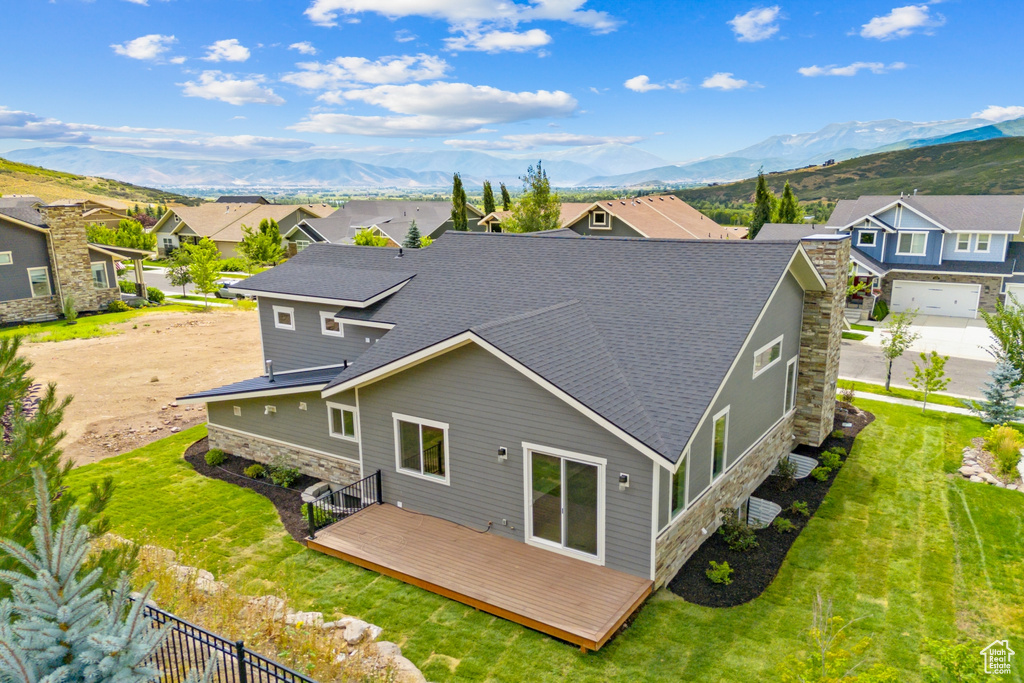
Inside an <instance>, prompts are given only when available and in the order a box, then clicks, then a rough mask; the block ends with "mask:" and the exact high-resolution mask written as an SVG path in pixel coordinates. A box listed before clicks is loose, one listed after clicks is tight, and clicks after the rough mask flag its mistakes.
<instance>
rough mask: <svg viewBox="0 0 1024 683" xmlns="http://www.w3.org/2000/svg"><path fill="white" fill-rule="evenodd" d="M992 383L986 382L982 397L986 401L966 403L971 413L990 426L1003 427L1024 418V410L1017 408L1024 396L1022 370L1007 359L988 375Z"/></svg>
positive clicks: (1002, 360) (1001, 360) (1000, 361)
mask: <svg viewBox="0 0 1024 683" xmlns="http://www.w3.org/2000/svg"><path fill="white" fill-rule="evenodd" d="M988 374H989V375H990V376H991V377H992V381H991V382H985V386H984V388H983V389H982V390H981V395H982V396H984V397H985V400H984V401H981V402H978V401H964V405H965V406H967V407H968V408H970V410H971V412H972V413H974V414H975V415H978V416H979V417H980V418H981V419H982V420H983V421H985V422H987V423H988V424H995V425H1001V424H1006V423H1007V422H1015V421H1017V420H1019V419H1021V417H1022V416H1024V410H1021V409H1020V408H1018V407H1017V400H1018V399H1020V397H1021V394H1024V386H1022V385H1021V381H1020V379H1021V378H1020V370H1018V369H1017V368H1015V367H1014V366H1013V364H1012V363H1010V361H1008V360H1006V359H1005V358H1003V359H1000V360H999V362H998V363H996V367H995V368H994V369H993V370H992V371H991V372H989V373H988Z"/></svg>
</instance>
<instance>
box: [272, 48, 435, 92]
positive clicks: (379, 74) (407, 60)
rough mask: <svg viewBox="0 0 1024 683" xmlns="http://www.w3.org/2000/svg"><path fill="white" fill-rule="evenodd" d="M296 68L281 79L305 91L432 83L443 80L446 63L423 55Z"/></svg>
mask: <svg viewBox="0 0 1024 683" xmlns="http://www.w3.org/2000/svg"><path fill="white" fill-rule="evenodd" d="M296 66H297V67H298V68H299V69H300V70H299V71H296V72H294V73H290V74H286V75H284V76H283V77H282V78H281V80H282V81H284V82H285V83H291V84H292V85H297V86H299V87H300V88H304V89H306V90H329V89H340V88H349V87H352V86H353V85H355V84H367V85H385V84H395V83H408V82H410V81H432V80H436V79H438V78H442V77H444V75H445V73H447V71H448V68H449V66H448V63H447V62H446V61H445V60H443V59H441V58H440V57H434V56H431V55H426V54H418V55H401V56H397V57H382V58H381V59H378V60H374V61H371V60H369V59H367V58H365V57H338V58H336V59H334V60H331V61H329V62H300V63H299V64H296Z"/></svg>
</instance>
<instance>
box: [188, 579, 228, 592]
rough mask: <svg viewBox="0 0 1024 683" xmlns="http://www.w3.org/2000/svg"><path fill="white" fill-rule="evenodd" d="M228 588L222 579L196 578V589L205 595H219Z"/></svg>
mask: <svg viewBox="0 0 1024 683" xmlns="http://www.w3.org/2000/svg"><path fill="white" fill-rule="evenodd" d="M227 589H228V585H227V584H226V583H224V582H223V581H211V580H208V579H204V578H197V579H196V590H197V591H199V592H201V593H206V594H207V595H220V594H221V593H223V592H224V591H226V590H227Z"/></svg>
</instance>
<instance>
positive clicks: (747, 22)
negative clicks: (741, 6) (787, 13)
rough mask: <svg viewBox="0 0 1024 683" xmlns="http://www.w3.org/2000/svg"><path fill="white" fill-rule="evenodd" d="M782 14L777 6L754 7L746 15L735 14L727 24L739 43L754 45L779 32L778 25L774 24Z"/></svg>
mask: <svg viewBox="0 0 1024 683" xmlns="http://www.w3.org/2000/svg"><path fill="white" fill-rule="evenodd" d="M781 13H782V8H780V7H779V6H778V5H772V6H771V7H755V8H754V9H752V10H750V11H749V12H747V13H746V14H737V15H736V16H735V17H733V18H732V19H731V20H730V21H729V22H728V23H729V25H730V26H732V32H733V33H735V34H736V40H738V41H740V42H741V43H756V42H757V41H759V40H767V39H768V38H771V37H772V36H773V35H775V34H776V33H778V32H779V25H778V24H777V23H775V22H776V21H778V19H779V15H780V14H781Z"/></svg>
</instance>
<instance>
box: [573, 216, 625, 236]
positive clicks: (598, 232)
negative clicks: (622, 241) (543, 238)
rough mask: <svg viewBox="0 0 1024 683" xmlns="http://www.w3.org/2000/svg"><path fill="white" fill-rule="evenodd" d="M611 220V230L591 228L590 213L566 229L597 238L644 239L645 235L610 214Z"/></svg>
mask: <svg viewBox="0 0 1024 683" xmlns="http://www.w3.org/2000/svg"><path fill="white" fill-rule="evenodd" d="M609 218H611V225H612V228H611V230H606V229H604V228H591V227H590V214H589V213H588V214H587V215H585V216H583V218H581V219H579V220H578V221H576V222H575V223H573V224H572V225H567V226H565V227H567V228H570V229H571V230H573V231H574V232H578V233H579V234H581V235H594V236H595V237H643V235H641V234H640V233H638V232H637V231H636V230H634V229H633V228H631V227H630V226H629V225H627V224H626V222H625V221H623V220H622V219H620V218H618V217H616V216H612V215H611V214H609Z"/></svg>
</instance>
